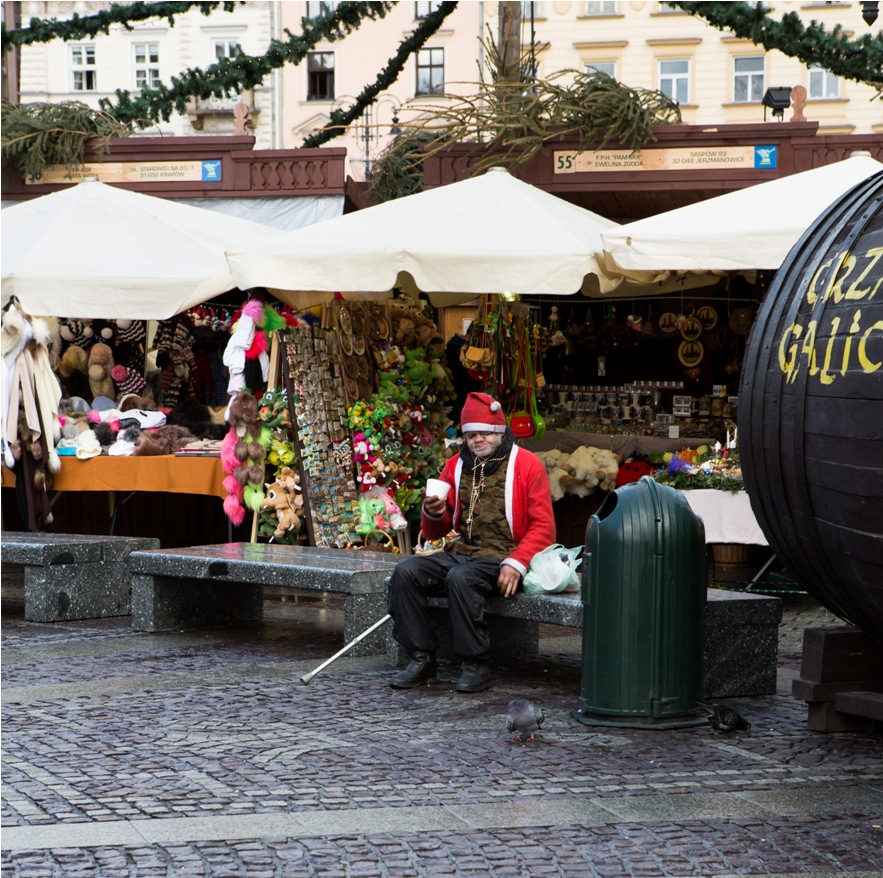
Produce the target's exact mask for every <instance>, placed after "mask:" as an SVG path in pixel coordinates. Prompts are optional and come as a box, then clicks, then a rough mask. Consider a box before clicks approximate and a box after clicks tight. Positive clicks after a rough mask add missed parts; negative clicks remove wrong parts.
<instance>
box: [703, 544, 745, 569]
mask: <svg viewBox="0 0 883 878" xmlns="http://www.w3.org/2000/svg"><path fill="white" fill-rule="evenodd" d="M711 556H712V558H714V561H715V563H716V564H747V563H748V562H749V561H750V560H751V546H746V545H742V544H741V543H712V545H711Z"/></svg>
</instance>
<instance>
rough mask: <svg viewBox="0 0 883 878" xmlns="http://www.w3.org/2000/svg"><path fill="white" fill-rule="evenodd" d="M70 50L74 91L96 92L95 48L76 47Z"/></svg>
mask: <svg viewBox="0 0 883 878" xmlns="http://www.w3.org/2000/svg"><path fill="white" fill-rule="evenodd" d="M70 49H71V71H72V72H73V86H74V91H96V90H97V89H98V81H97V73H96V70H95V46H91V45H88V44H83V45H74V46H71V47H70Z"/></svg>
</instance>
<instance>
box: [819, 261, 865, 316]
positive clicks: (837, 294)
mask: <svg viewBox="0 0 883 878" xmlns="http://www.w3.org/2000/svg"><path fill="white" fill-rule="evenodd" d="M857 262H858V260H857V259H856V258H855V256H854V255H853V254H852V253H847V254H846V256H845V257H844V259H843V262H842V263H841V267H842V268H843V269H845V270H844V271H843V273H842V274H841V273H840V271H839V270H838V272H837V275H838V276H837V282H836V283H835V284H833V285H832V286H831V288H830V289H829V290H828V292H827V293H825V301H827V300H828V299H829V298H831V297H832V296H833V298H834V302H835V303H836V304H838V305H839V304H840V303H841V302H842V301H843V282H844V281H845V280H846V278H848V277H849V276H850V275H851V274H852V271H853V269H854V268H855V266H856V263H857Z"/></svg>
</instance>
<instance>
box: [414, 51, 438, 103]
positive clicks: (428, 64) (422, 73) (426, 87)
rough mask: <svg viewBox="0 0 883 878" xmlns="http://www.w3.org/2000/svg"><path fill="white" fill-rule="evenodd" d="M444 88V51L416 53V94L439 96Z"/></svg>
mask: <svg viewBox="0 0 883 878" xmlns="http://www.w3.org/2000/svg"><path fill="white" fill-rule="evenodd" d="M444 88H445V50H444V49H419V50H418V51H417V92H416V93H417V94H418V95H433V94H440V93H441V92H442V91H444Z"/></svg>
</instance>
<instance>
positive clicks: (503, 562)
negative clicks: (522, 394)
mask: <svg viewBox="0 0 883 878" xmlns="http://www.w3.org/2000/svg"><path fill="white" fill-rule="evenodd" d="M461 431H462V433H463V438H464V440H465V442H464V444H463V447H462V449H461V451H460V454H459V455H457V456H455V457H452V458H450V459H449V460H448V461H447V463H446V464H445V466H444V469H443V470H442V472H441V475H440V476H439V480H440V481H441V482H443V483H445V484H446V485H447V486H448V492H447V496H445V497H442V496H432V495H431V492H428V493H427V496H426V497H425V499H424V501H423V508H422V510H421V528H422V531H423V535H424V536H425V537H427V538H428V539H430V540H433V539H438V538H441V537H444V536H445V535H447V534H449V533H450V532H451V531H454V532H455V533H456V535H457V536H456V538H454V539H449V540H448V542H447V544H446V546H445V548H444V551H441V552H436V553H435V554H431V555H414V556H411V557H408V558H405V559H404V560H402V561H400V562H399V564H398V565H397V566H396V568H395V571H394V572H393V574H392V579H391V584H390V592H389V612H390V615H391V616H392V618H393V629H392V630H393V637H394V638H395V639H396V641H397V642H398V643H399V644H400V645H401V646H402V647H403V648H404V650H405V651H406V652H407V653H408V656H409V657H410V662H409V663H408V665H407V666H406V667H405V669H404V670H403V671H401V672H400V673H398V674H396V676H395V677H393V678H392V679H391V680H390V685H391V686H392V687H393V688H394V689H412V688H414V687H415V686H420V685H422V684H423V683H430V682H432V681H434V680H435V678H436V661H435V650H436V648H437V646H438V642H437V639H436V636H435V633H434V632H433V630H432V627H431V626H430V624H429V619H428V612H427V598H428V597H447V599H448V607H449V612H450V620H451V630H452V635H453V648H454V652H455V653H456V654H457V655H458V656H459V657H460V658H461V659H462V661H463V666H462V669H461V672H460V677H459V679H458V680H457V683H456V687H455V688H456V690H457V691H458V692H481V691H482V690H484V689H487V688H488V687H489V686H490V685H491V671H490V666H489V664H488V654H489V652H490V636H489V634H488V626H487V621H486V619H485V601H486V598H487V597H488V596H489V595H490V594H492V593H493V590H494V589H495V588H496V589H497V590H498V591H499V592H500V594H501V595H503V597H507V598H508V597H511V596H512V595H513V594H515V592H516V590H517V589H518V585H519V583H520V582H521V579H522V577H523V576H524V574H525V573H526V572H527V567H528V565H529V564H530V560H531V558H533V556H534V555H535V554H536V553H537V552H539V551H541V550H542V549H545V548H546V547H547V546H549V545H551V544H552V543H554V542H555V516H554V513H553V511H552V493H551V489H550V487H549V477H548V475H547V474H546V469H545V467H544V466H543V464H542V462H541V461H540V459H539V458H538V457H537V456H536V455H535V454H533V453H531V452H530V451H527V450H526V449H524V448H519V447H518V446H517V445H516V444H515V442H514V438H515V437H514V436H513V433H512V430H511V429H509V428H508V427H507V426H506V417H505V415H504V413H503V409H502V406H501V405H500V403H499V402H498V401H497V400H495V399H493V398H492V397H490V396H488V394H486V393H470V394H469V396H468V397H467V399H466V403H465V405H464V406H463V411H462V413H461Z"/></svg>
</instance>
